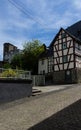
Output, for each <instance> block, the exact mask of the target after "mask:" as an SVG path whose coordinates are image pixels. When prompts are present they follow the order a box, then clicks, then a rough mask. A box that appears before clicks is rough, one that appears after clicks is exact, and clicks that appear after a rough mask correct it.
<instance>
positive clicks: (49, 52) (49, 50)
mask: <svg viewBox="0 0 81 130" xmlns="http://www.w3.org/2000/svg"><path fill="white" fill-rule="evenodd" d="M51 56H53V51H52V48H46V50H45V51H44V52H43V53H42V54H41V55H40V56H39V59H40V58H41V59H42V58H48V57H51Z"/></svg>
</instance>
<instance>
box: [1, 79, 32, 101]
mask: <svg viewBox="0 0 81 130" xmlns="http://www.w3.org/2000/svg"><path fill="white" fill-rule="evenodd" d="M31 95H32V80H24V79H0V103H1V102H8V101H12V100H16V99H20V98H24V97H29V96H31Z"/></svg>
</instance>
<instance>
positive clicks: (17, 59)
mask: <svg viewBox="0 0 81 130" xmlns="http://www.w3.org/2000/svg"><path fill="white" fill-rule="evenodd" d="M22 57H23V55H22V53H18V54H15V55H14V56H13V58H12V60H11V66H12V68H13V69H16V68H18V69H22Z"/></svg>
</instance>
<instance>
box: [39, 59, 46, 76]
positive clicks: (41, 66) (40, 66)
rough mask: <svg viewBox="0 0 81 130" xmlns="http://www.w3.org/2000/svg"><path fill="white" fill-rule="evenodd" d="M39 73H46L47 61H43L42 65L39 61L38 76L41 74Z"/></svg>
mask: <svg viewBox="0 0 81 130" xmlns="http://www.w3.org/2000/svg"><path fill="white" fill-rule="evenodd" d="M41 71H42V72H43V71H45V73H48V59H44V64H42V60H39V62H38V74H41Z"/></svg>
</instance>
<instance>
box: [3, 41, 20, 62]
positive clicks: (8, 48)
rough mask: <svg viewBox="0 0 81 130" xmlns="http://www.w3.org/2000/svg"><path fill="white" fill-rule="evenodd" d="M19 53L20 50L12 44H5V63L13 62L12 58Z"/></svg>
mask: <svg viewBox="0 0 81 130" xmlns="http://www.w3.org/2000/svg"><path fill="white" fill-rule="evenodd" d="M17 53H19V49H18V48H17V47H16V46H14V45H13V44H11V43H4V45H3V61H4V62H9V63H10V62H11V59H12V57H13V56H14V55H15V54H17Z"/></svg>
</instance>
